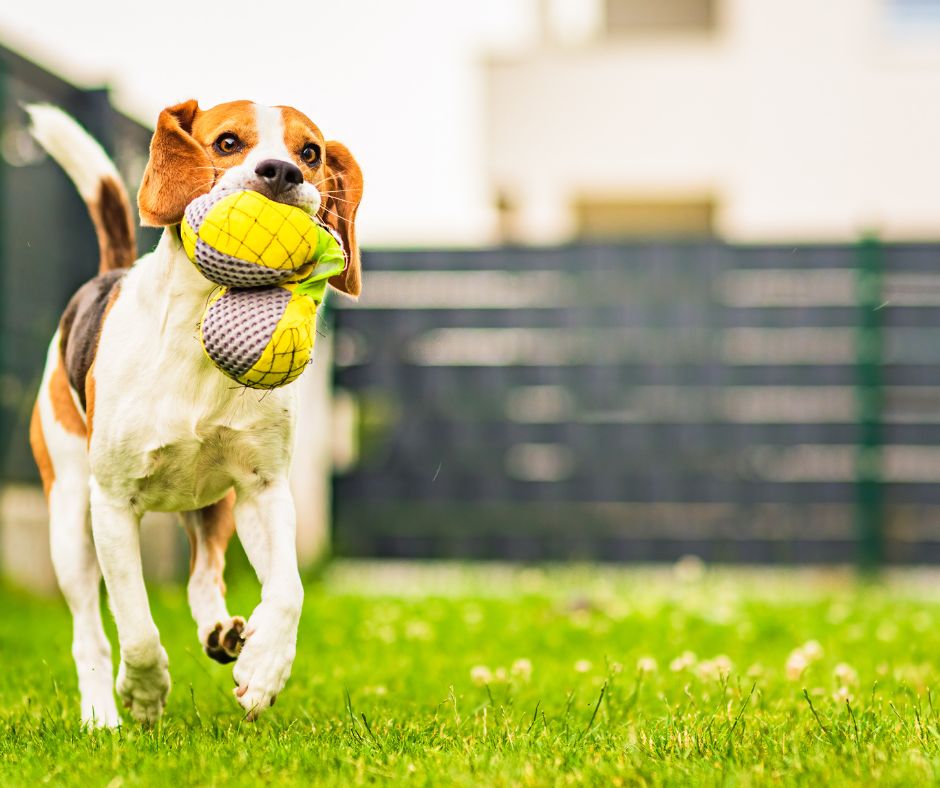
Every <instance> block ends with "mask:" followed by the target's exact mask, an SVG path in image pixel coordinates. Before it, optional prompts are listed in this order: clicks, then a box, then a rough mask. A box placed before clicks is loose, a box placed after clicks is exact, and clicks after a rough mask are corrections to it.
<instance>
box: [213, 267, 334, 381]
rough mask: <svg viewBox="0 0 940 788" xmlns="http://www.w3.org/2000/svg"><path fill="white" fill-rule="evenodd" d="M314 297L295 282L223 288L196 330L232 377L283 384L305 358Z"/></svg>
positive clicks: (311, 331)
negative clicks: (289, 285)
mask: <svg viewBox="0 0 940 788" xmlns="http://www.w3.org/2000/svg"><path fill="white" fill-rule="evenodd" d="M316 314H317V302H316V301H315V300H314V299H313V298H311V297H310V296H309V295H306V294H304V293H302V292H300V291H299V289H298V288H294V287H278V286H276V285H275V286H268V287H252V288H222V289H221V290H220V291H219V292H218V293H216V295H215V296H214V297H213V298H212V300H210V302H209V305H208V307H207V308H206V312H205V314H204V315H203V318H202V324H201V326H200V332H201V334H202V344H203V347H204V348H205V350H206V355H207V356H209V358H210V359H211V360H212V362H213V363H214V364H215V365H216V366H217V367H218V368H219V369H221V370H222V371H223V372H224V373H225V374H226V375H228V376H229V377H230V378H232V380H235V381H237V382H238V383H241V384H242V385H243V386H250V387H251V388H256V389H273V388H277V387H278V386H284V385H286V384H288V383H290V382H291V381H292V380H294V379H295V378H297V377H299V375H300V373H301V372H303V371H304V369H305V368H306V366H307V364H308V363H309V362H310V356H311V354H312V353H313V342H314V339H315V338H316V322H315V321H316Z"/></svg>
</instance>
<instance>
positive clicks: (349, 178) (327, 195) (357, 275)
mask: <svg viewBox="0 0 940 788" xmlns="http://www.w3.org/2000/svg"><path fill="white" fill-rule="evenodd" d="M323 158H324V162H325V167H326V177H325V178H324V180H323V183H322V184H321V185H320V186H319V189H320V192H321V193H322V194H323V204H322V206H321V207H320V214H319V216H320V220H321V221H323V222H325V223H326V224H328V225H329V226H330V227H332V228H333V229H334V230H336V232H337V233H339V237H340V238H341V239H342V240H343V248H344V249H345V250H346V270H345V271H343V273H341V274H338V275H337V276H334V277H332V278H331V279H330V284H331V285H333V287H335V288H336V289H337V290H342V291H343V292H344V293H347V294H348V295H351V296H358V295H359V293H361V292H362V261H361V259H360V256H359V242H358V241H357V240H356V211H358V210H359V201H360V200H361V199H362V170H361V169H359V165H358V164H357V163H356V160H355V159H354V158H353V155H352V154H351V153H350V152H349V149H348V148H347V147H346V146H345V145H343V143H341V142H337V141H336V140H328V141H327V143H326V150H325V151H324V153H323Z"/></svg>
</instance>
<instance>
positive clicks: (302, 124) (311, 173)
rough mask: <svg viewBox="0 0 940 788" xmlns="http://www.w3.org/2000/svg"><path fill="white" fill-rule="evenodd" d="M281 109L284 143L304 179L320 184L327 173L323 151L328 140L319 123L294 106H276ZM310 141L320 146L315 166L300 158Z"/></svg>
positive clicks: (315, 184)
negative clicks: (324, 167)
mask: <svg viewBox="0 0 940 788" xmlns="http://www.w3.org/2000/svg"><path fill="white" fill-rule="evenodd" d="M276 109H279V110H280V111H281V121H282V122H283V124H284V145H285V146H286V147H287V150H288V151H290V154H291V156H293V157H294V163H295V164H296V165H297V166H298V167H300V171H301V172H302V173H303V174H304V180H305V181H307V183H312V184H313V185H314V186H318V185H319V184H320V182H321V181H322V180H323V177H324V175H325V173H324V171H323V151H324V150H325V149H326V141H325V140H324V139H323V134H322V133H321V131H320V129H319V128H317V124H316V123H314V122H313V121H312V120H310V118H308V117H307V116H306V115H304V113H303V112H300V111H298V110H296V109H294V108H293V107H276ZM308 142H313V143H316V144H317V145H319V146H320V161H319V162H317V163H316V164H315V165H314V166H311V165H309V164H307V162H305V161H304V160H303V159H302V158H300V152H301V151H302V150H303V149H304V145H306V144H307V143H308Z"/></svg>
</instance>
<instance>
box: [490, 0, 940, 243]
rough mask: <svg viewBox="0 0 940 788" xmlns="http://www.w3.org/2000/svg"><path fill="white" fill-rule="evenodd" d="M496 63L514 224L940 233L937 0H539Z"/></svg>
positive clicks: (526, 237) (657, 230)
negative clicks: (533, 37) (509, 54)
mask: <svg viewBox="0 0 940 788" xmlns="http://www.w3.org/2000/svg"><path fill="white" fill-rule="evenodd" d="M539 8H540V14H541V36H540V41H539V43H538V45H537V46H536V47H534V48H533V49H532V50H531V51H529V52H527V53H526V54H524V55H522V56H519V57H514V58H511V59H499V60H494V61H491V62H489V63H488V64H487V68H486V82H487V112H486V115H485V122H486V125H487V135H486V143H485V144H486V146H487V155H486V157H485V158H486V161H487V162H489V168H490V181H491V184H492V189H493V192H494V198H495V200H496V203H497V205H498V207H499V209H500V213H501V217H502V218H501V227H502V234H503V236H504V237H506V238H509V239H512V240H518V241H534V242H539V243H547V242H555V241H561V240H570V239H573V238H605V237H606V238H611V237H615V238H616V237H620V238H623V237H631V236H650V235H669V236H692V237H708V236H717V237H721V238H726V239H729V240H735V241H749V242H751V241H753V242H764V241H776V240H807V239H813V240H831V241H841V240H848V239H853V238H856V237H857V236H858V235H859V234H860V233H862V232H866V231H875V232H878V233H879V234H881V235H882V236H883V237H885V238H890V239H898V240H910V239H923V238H935V237H937V236H938V235H940V152H938V146H937V140H938V139H940V104H938V102H937V100H936V99H937V96H938V95H940V2H938V0H826V2H824V3H820V2H814V0H759V2H755V1H754V0H655V2H650V1H649V0H541V2H540V5H539Z"/></svg>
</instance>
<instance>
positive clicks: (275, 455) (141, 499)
mask: <svg viewBox="0 0 940 788" xmlns="http://www.w3.org/2000/svg"><path fill="white" fill-rule="evenodd" d="M48 109H49V108H46V109H44V110H40V111H39V113H38V115H36V116H35V117H36V118H38V119H39V121H38V124H37V128H38V127H43V128H45V129H46V130H47V132H48V130H49V129H50V128H51V125H54V124H50V123H47V122H46V121H47V120H48V119H49V118H55V119H56V120H55V123H56V124H58V128H59V130H60V131H61V132H62V133H56V134H52V135H51V136H50V134H49V133H46V134H45V138H44V137H43V136H40V137H39V139H40V141H41V142H43V144H46V141H45V140H50V139H51V140H52V146H51V147H50V148H49V150H50V152H52V153H53V155H54V156H55V157H56V158H59V156H60V155H61V156H64V157H66V158H67V157H68V156H70V155H71V154H70V153H69V151H72V150H75V149H76V148H77V147H81V146H82V145H84V143H79V142H78V140H79V136H77V134H78V132H81V130H80V129H79V128H78V127H77V125H74V126H70V125H68V124H63V123H62V118H61V117H59V116H60V115H62V113H58V114H56V113H57V112H58V111H56V113H51V114H50V113H49V112H47V110H48ZM33 111H34V112H35V111H36V108H34V109H33ZM272 112H273V111H268V110H263V109H259V131H260V132H261V140H260V142H259V144H258V146H257V149H256V150H254V151H252V152H251V154H250V156H249V160H250V161H252V162H257V161H260V160H263V159H264V158H275V157H282V156H285V155H286V148H285V145H284V141H283V128H282V126H281V125H280V121H278V123H274V120H273V115H272V114H271V113H272ZM276 114H277V117H278V118H280V111H277V113H276ZM62 117H67V116H62ZM70 123H71V121H70ZM81 134H84V132H81ZM86 136H87V135H86ZM278 140H280V141H278ZM60 143H61V144H60ZM56 145H58V148H56ZM278 146H280V147H278ZM63 149H64V152H63ZM65 166H66V167H67V168H68V165H65ZM94 166H95V168H96V171H97V172H99V173H100V172H102V171H103V170H102V168H101V166H100V162H98V163H97V164H95V165H94ZM254 166H255V165H254V164H249V163H246V164H244V165H242V166H241V167H238V168H233V169H232V170H229V172H228V173H227V174H226V177H225V178H222V179H221V181H220V183H219V184H217V185H216V187H215V188H216V189H220V188H230V185H229V184H223V182H224V181H225V180H226V178H229V173H232V172H235V171H236V170H238V171H239V172H237V173H236V175H234V176H231V177H230V178H229V182H230V183H231V182H236V181H237V179H238V178H244V179H245V180H244V183H245V184H246V187H247V188H250V185H248V184H249V183H250V182H251V181H250V178H255V179H257V176H255V175H254ZM88 171H89V172H90V171H91V170H90V169H89V170H88ZM82 172H84V171H82ZM249 173H250V178H249ZM70 174H71V171H70ZM79 177H85V176H84V175H83V174H81V173H80V175H79ZM308 188H313V187H308ZM291 191H293V190H291ZM313 191H314V192H317V190H316V189H315V188H313ZM297 192H298V195H295V198H292V199H298V200H301V199H304V200H307V201H308V202H309V200H310V196H309V194H307V192H303V190H300V189H298V190H297ZM301 192H302V193H303V194H307V196H306V197H302V196H299V195H301ZM315 203H316V206H319V192H317V196H316V200H315ZM310 204H313V203H312V202H311V203H310ZM314 210H315V209H314ZM214 287H215V286H214V285H213V284H212V283H210V282H208V281H207V280H206V279H204V278H203V277H202V276H201V275H200V274H199V273H198V272H197V270H196V269H195V267H194V266H193V265H192V263H191V262H190V261H189V260H188V259H187V257H186V255H185V253H184V251H183V249H182V248H181V246H180V244H179V242H178V240H177V239H176V237H175V235H174V234H173V233H172V232H170V231H166V232H164V234H163V237H162V238H161V240H160V242H159V244H158V246H157V248H156V249H155V250H154V251H153V252H152V253H150V254H148V255H146V256H144V257H143V258H141V259H140V260H139V261H138V262H137V263H136V264H135V266H134V267H133V268H132V269H131V270H130V271H129V272H128V273H127V274H126V275H125V277H124V278H123V280H122V281H121V284H120V291H119V295H118V297H117V298H116V300H115V301H114V302H113V304H112V306H111V309H110V311H109V313H108V315H107V318H106V320H105V322H104V325H103V328H102V332H101V336H100V339H99V343H98V350H97V354H96V357H95V364H94V368H93V373H92V374H93V376H94V384H95V399H94V416H93V420H92V425H91V426H92V432H91V435H90V438H89V442H88V447H87V451H86V449H85V446H84V441H82V440H81V439H77V438H76V439H75V440H71V441H69V440H66V437H67V436H66V437H63V435H60V434H59V433H57V432H56V425H55V420H54V418H53V416H52V414H51V405H50V403H49V402H47V401H45V400H43V398H42V397H43V396H44V397H45V398H46V400H48V393H47V385H48V380H49V376H50V375H51V372H52V370H53V369H54V367H55V364H56V363H58V340H57V339H55V338H54V339H53V342H52V345H51V347H50V351H49V356H48V360H47V367H46V373H45V375H46V377H45V379H44V384H43V392H46V393H44V394H43V395H41V398H40V408H41V411H42V424H43V428H44V430H45V431H46V432H45V435H46V439H47V443H48V444H49V451H50V455H51V457H52V462H53V466H54V468H55V471H56V483H55V484H56V486H55V488H54V490H53V493H54V494H53V495H52V496H51V498H50V503H51V508H52V523H53V533H52V537H53V542H54V544H53V553H54V555H55V554H60V558H59V560H58V561H57V566H56V569H57V572H58V573H59V577H60V582H61V583H62V584H63V590H64V591H65V592H66V598H67V599H69V605H70V607H71V608H72V613H73V616H74V618H75V626H76V640H75V643H76V645H75V649H74V650H75V656H76V662H77V663H78V672H79V684H80V688H81V692H82V710H83V711H82V714H83V718H85V719H87V720H91V719H92V717H94V720H95V721H96V722H97V723H100V724H105V725H114V724H117V722H118V717H117V712H116V710H115V708H114V703H113V698H112V697H111V696H110V691H109V690H108V689H107V688H108V687H109V686H110V654H109V651H108V650H107V640H106V639H104V637H103V631H102V630H101V621H100V616H98V617H97V618H96V616H97V614H96V612H95V611H97V601H96V600H97V596H96V594H97V590H96V589H97V585H96V584H97V576H98V575H97V572H98V567H97V566H96V565H95V562H94V560H93V556H92V555H91V553H90V550H91V547H90V542H89V540H88V533H87V528H86V527H85V525H84V522H85V519H84V518H85V509H86V505H87V503H88V501H89V497H90V506H91V514H92V530H93V533H94V541H95V547H96V548H97V556H98V563H99V564H100V567H101V572H102V574H103V575H104V579H105V584H106V586H107V589H108V595H109V598H110V603H111V608H112V611H113V613H114V618H115V622H116V624H117V630H118V638H119V641H120V652H121V663H120V668H119V670H118V679H117V691H118V694H119V695H120V696H121V698H122V700H123V702H124V704H125V706H126V707H127V708H128V709H129V710H130V713H131V715H132V716H133V717H134V718H135V719H137V720H140V721H142V722H153V721H154V720H156V719H157V718H158V717H159V716H160V714H161V713H162V711H163V707H164V705H165V703H166V697H167V694H168V692H169V689H170V677H169V672H168V664H167V656H166V652H165V651H164V650H163V647H162V646H161V644H160V637H159V633H158V631H157V628H156V625H155V623H154V621H153V618H152V616H151V614H150V609H149V604H148V599H147V591H146V588H145V586H144V581H143V576H142V571H141V558H140V543H139V535H138V525H139V521H140V517H141V515H142V514H143V513H144V512H145V511H148V510H155V511H182V512H186V511H191V510H194V509H198V508H200V507H203V506H207V505H209V504H212V503H214V502H216V501H218V500H219V499H221V498H222V497H223V496H224V495H225V494H226V492H227V491H228V490H229V489H230V488H232V487H234V488H235V491H236V496H237V502H236V508H235V520H236V528H237V530H238V534H239V537H240V539H241V542H242V544H243V545H244V546H245V550H246V552H247V554H248V557H249V559H250V561H251V563H252V565H253V567H254V569H255V571H256V573H257V575H258V578H259V580H260V581H261V584H262V591H261V603H260V604H259V605H258V607H257V608H256V609H255V611H254V613H253V614H252V615H251V617H250V619H249V621H248V624H247V626H246V630H245V637H246V643H245V646H244V648H243V650H242V652H241V656H240V657H239V659H238V661H237V662H236V663H235V669H234V674H233V675H234V677H235V680H236V683H237V685H238V686H237V688H236V697H237V698H238V701H239V703H241V705H242V706H243V707H244V708H245V710H246V712H247V716H248V718H249V719H254V718H255V717H256V716H257V715H258V714H259V713H260V712H261V711H263V710H264V709H265V708H267V707H268V706H270V705H271V704H272V703H273V702H274V699H275V698H276V696H277V694H278V693H279V692H280V691H281V689H282V688H283V686H284V683H285V682H286V681H287V678H288V676H289V674H290V668H291V663H292V662H293V659H294V653H295V648H296V635H297V623H298V620H299V617H300V608H301V604H302V601H303V587H302V585H301V583H300V577H299V573H298V570H297V559H296V553H295V547H294V529H295V526H294V518H295V513H294V505H293V501H292V499H291V496H290V492H289V490H288V483H287V480H288V473H289V468H290V459H291V448H292V443H293V430H294V422H295V410H296V396H295V390H294V387H292V386H287V387H284V388H280V389H276V390H274V391H268V392H265V391H256V390H253V389H246V388H243V387H241V386H238V385H237V384H235V383H233V382H232V381H231V380H229V379H228V378H226V377H225V376H224V375H223V374H222V373H221V372H220V371H219V370H218V369H216V368H215V367H214V366H213V365H212V363H211V362H210V361H209V360H208V359H207V358H206V355H205V353H204V351H203V349H202V347H201V345H200V341H199V338H198V332H197V326H198V324H199V320H200V318H201V316H202V313H203V310H204V309H205V305H206V300H207V298H208V296H209V294H210V293H211V291H212V290H213V289H214ZM60 431H61V432H63V434H64V431H62V430H61V428H60ZM72 437H73V438H74V436H72ZM59 489H61V490H62V491H63V492H62V493H59ZM89 493H90V495H89ZM60 566H61V568H60ZM73 576H74V578H73ZM63 578H64V579H63ZM205 580H206V577H205V576H200V577H199V578H197V580H196V583H195V586H191V589H190V599H191V601H192V608H193V615H194V617H195V618H196V621H197V625H198V627H199V630H200V636H203V635H204V633H207V632H208V631H210V630H211V628H212V625H213V624H214V623H224V621H225V619H227V618H228V612H227V610H226V609H225V603H224V599H221V594H220V592H218V590H217V591H216V592H212V591H211V590H210V589H208V588H207V586H206V584H205V582H204V581H205ZM72 589H74V590H72ZM213 619H215V620H213ZM105 666H107V673H108V677H107V681H106V682H104V681H102V680H100V676H101V675H103V671H104V669H105Z"/></svg>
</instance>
